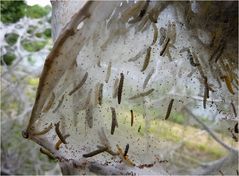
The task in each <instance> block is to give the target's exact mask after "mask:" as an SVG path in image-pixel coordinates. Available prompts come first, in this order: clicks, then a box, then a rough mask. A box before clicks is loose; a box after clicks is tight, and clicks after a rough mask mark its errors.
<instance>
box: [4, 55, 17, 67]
mask: <svg viewBox="0 0 239 176" xmlns="http://www.w3.org/2000/svg"><path fill="white" fill-rule="evenodd" d="M15 59H16V55H15V54H14V53H13V52H7V53H6V54H4V55H3V56H1V65H3V64H4V63H5V64H7V65H11V64H12V62H13V61H14V60H15Z"/></svg>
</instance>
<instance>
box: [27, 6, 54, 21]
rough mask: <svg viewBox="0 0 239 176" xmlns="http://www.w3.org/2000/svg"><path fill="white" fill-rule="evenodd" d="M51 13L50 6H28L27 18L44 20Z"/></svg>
mask: <svg viewBox="0 0 239 176" xmlns="http://www.w3.org/2000/svg"><path fill="white" fill-rule="evenodd" d="M49 11H50V8H49V7H48V6H46V7H41V6H39V5H33V6H27V10H26V16H27V17H29V18H42V17H44V16H46V15H47V14H48V13H49Z"/></svg>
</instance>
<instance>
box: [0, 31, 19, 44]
mask: <svg viewBox="0 0 239 176" xmlns="http://www.w3.org/2000/svg"><path fill="white" fill-rule="evenodd" d="M4 37H5V40H6V42H7V43H8V44H9V45H11V46H12V45H14V44H15V43H16V42H17V39H18V37H19V35H18V34H16V33H9V34H6V35H5V36H4Z"/></svg>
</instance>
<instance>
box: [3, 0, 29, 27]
mask: <svg viewBox="0 0 239 176" xmlns="http://www.w3.org/2000/svg"><path fill="white" fill-rule="evenodd" d="M26 6H27V5H26V3H25V2H24V1H23V0H19V1H1V21H2V22H3V23H16V22H17V21H18V20H19V19H20V18H22V17H23V16H24V13H25V12H24V11H25V8H26Z"/></svg>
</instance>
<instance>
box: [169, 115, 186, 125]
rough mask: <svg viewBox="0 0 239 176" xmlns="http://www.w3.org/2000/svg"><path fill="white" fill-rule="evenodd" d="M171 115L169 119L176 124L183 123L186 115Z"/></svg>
mask: <svg viewBox="0 0 239 176" xmlns="http://www.w3.org/2000/svg"><path fill="white" fill-rule="evenodd" d="M172 117H173V118H171V121H173V122H175V123H178V124H184V123H185V120H186V117H185V116H183V114H180V113H173V114H172Z"/></svg>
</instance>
